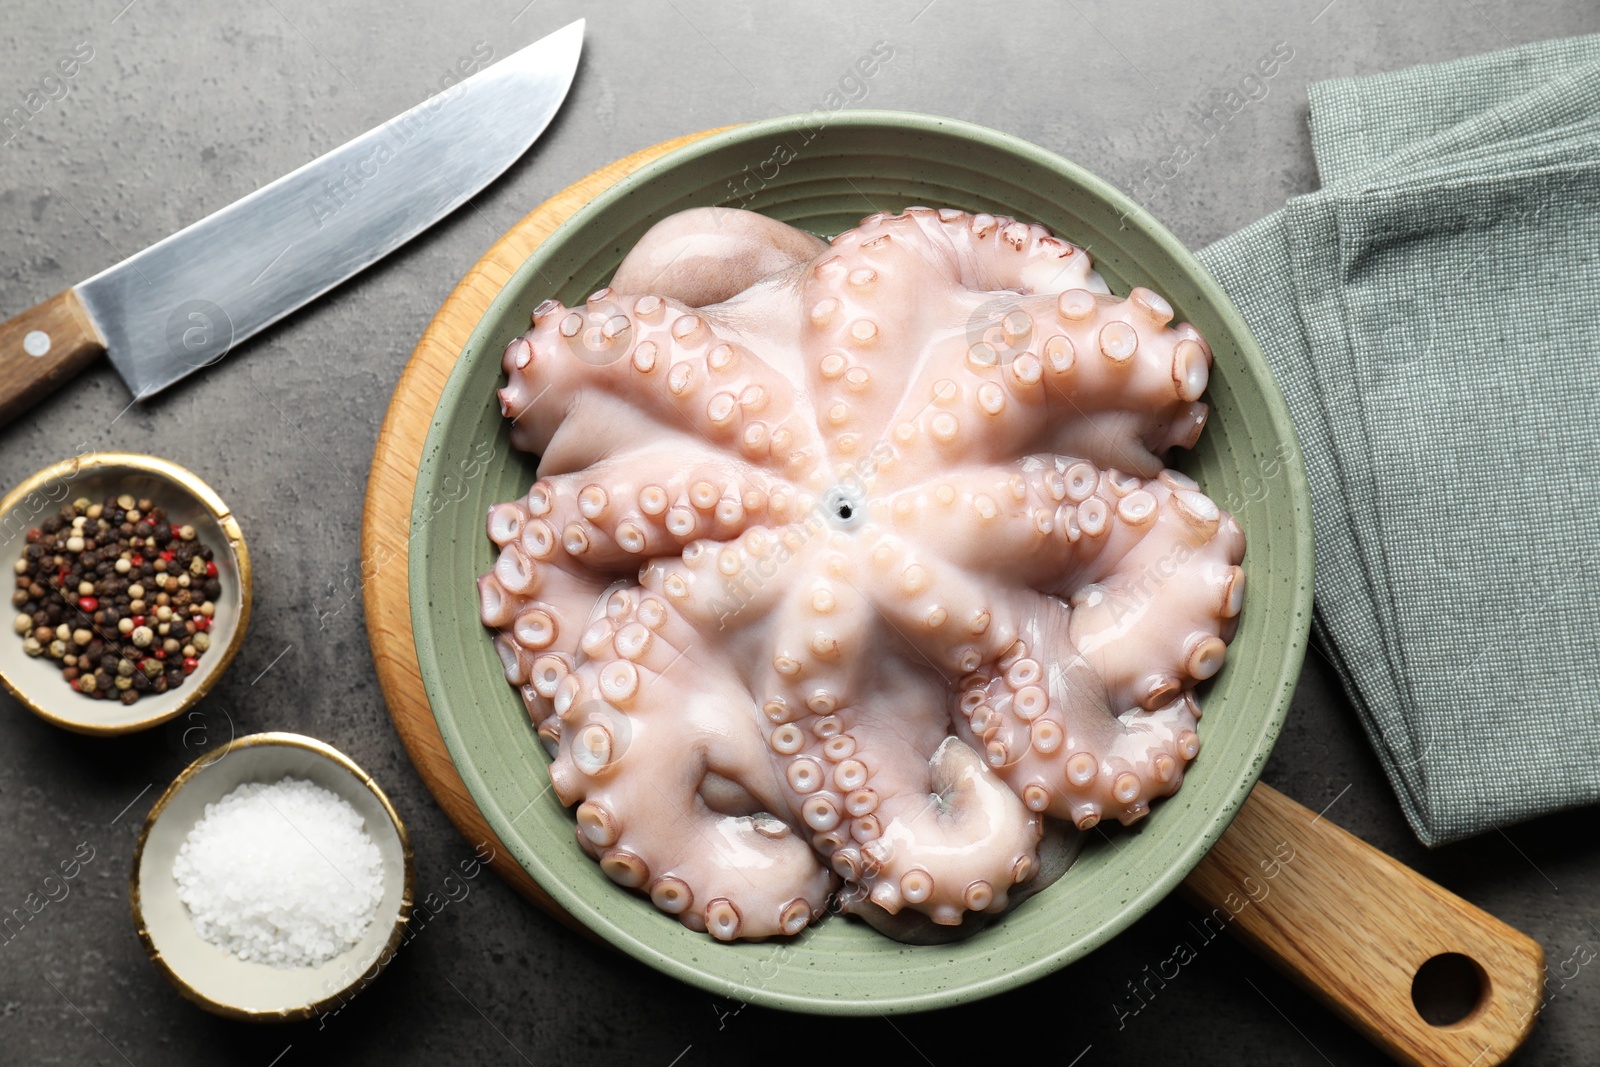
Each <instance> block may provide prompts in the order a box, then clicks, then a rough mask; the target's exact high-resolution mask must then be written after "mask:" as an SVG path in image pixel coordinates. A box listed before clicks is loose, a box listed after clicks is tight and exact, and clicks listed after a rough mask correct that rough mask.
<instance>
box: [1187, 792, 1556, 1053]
mask: <svg viewBox="0 0 1600 1067" xmlns="http://www.w3.org/2000/svg"><path fill="white" fill-rule="evenodd" d="M1184 891H1185V894H1186V895H1187V896H1188V897H1189V898H1190V899H1191V900H1193V901H1194V902H1195V903H1196V904H1197V905H1198V906H1199V907H1200V908H1201V910H1203V911H1205V912H1206V918H1205V919H1204V920H1202V921H1204V922H1206V923H1208V924H1210V923H1213V922H1214V923H1220V924H1221V926H1223V927H1226V928H1230V929H1232V930H1233V931H1234V932H1235V933H1236V934H1238V935H1239V936H1240V937H1241V938H1243V940H1244V941H1245V942H1246V943H1247V944H1248V945H1250V946H1251V948H1253V949H1255V950H1256V951H1257V952H1259V953H1260V954H1261V955H1263V956H1265V957H1266V959H1267V960H1268V961H1269V962H1270V963H1272V964H1273V965H1274V966H1276V967H1277V968H1278V969H1279V970H1281V971H1283V972H1284V973H1285V974H1287V975H1288V976H1289V977H1290V978H1293V979H1294V980H1295V981H1296V982H1298V983H1299V984H1300V985H1302V986H1304V987H1305V988H1306V989H1307V990H1308V991H1309V992H1310V993H1312V994H1313V995H1315V996H1317V997H1318V998H1320V999H1321V1000H1323V1001H1324V1002H1326V1003H1327V1004H1328V1006H1329V1007H1331V1008H1332V1009H1333V1010H1334V1011H1336V1012H1338V1013H1339V1014H1340V1015H1342V1016H1343V1017H1344V1018H1345V1019H1346V1020H1348V1021H1349V1022H1350V1023H1351V1025H1353V1026H1355V1027H1356V1028H1357V1029H1358V1030H1360V1031H1361V1032H1362V1033H1364V1034H1366V1035H1367V1037H1368V1038H1370V1039H1371V1040H1372V1041H1373V1042H1374V1043H1375V1044H1377V1045H1379V1046H1380V1047H1381V1048H1382V1049H1383V1050H1384V1051H1385V1052H1387V1053H1389V1055H1391V1056H1393V1057H1394V1058H1395V1059H1396V1060H1398V1061H1400V1062H1401V1063H1405V1064H1418V1065H1428V1067H1434V1065H1438V1067H1443V1065H1446V1064H1473V1065H1475V1067H1489V1065H1492V1064H1497V1063H1503V1062H1505V1060H1506V1059H1507V1058H1508V1057H1510V1056H1511V1054H1512V1053H1514V1052H1515V1051H1516V1050H1517V1048H1518V1047H1519V1046H1520V1045H1521V1044H1522V1042H1523V1041H1524V1040H1525V1039H1526V1038H1527V1036H1528V1033H1529V1031H1530V1030H1532V1028H1533V1024H1534V1021H1535V1019H1536V1018H1537V1017H1538V1014H1539V1008H1540V1005H1541V1001H1542V999H1543V995H1544V950H1543V949H1542V948H1541V947H1540V946H1539V944H1538V942H1536V941H1534V940H1533V939H1532V938H1530V937H1528V936H1527V935H1526V934H1523V933H1522V932H1520V931H1518V930H1515V929H1513V928H1512V927H1510V926H1507V925H1506V924H1505V923H1503V922H1501V921H1500V920H1499V919H1496V918H1495V917H1494V916H1492V915H1490V914H1488V913H1487V912H1485V911H1483V910H1482V909H1480V908H1477V907H1475V906H1474V905H1472V904H1469V903H1467V902H1466V901H1465V900H1462V899H1461V898H1460V897H1458V896H1456V895H1455V894H1454V893H1451V892H1450V891H1448V890H1446V889H1444V888H1443V887H1442V886H1439V885H1436V884H1435V883H1433V882H1431V881H1429V880H1428V879H1426V878H1424V877H1423V876H1422V875H1420V874H1418V873H1417V872H1416V871H1413V870H1412V869H1411V868H1409V867H1406V866H1405V865H1403V864H1401V863H1399V862H1398V861H1396V860H1394V859H1392V858H1391V857H1389V856H1387V855H1385V854H1384V853H1382V852H1380V851H1378V850H1377V849H1375V848H1373V847H1372V846H1371V845H1369V844H1367V843H1366V842H1365V841H1362V840H1361V839H1360V838H1357V837H1355V836H1354V835H1352V834H1349V833H1346V832H1345V831H1344V830H1342V829H1340V828H1339V827H1337V826H1335V825H1333V824H1332V823H1331V822H1329V821H1328V820H1327V819H1325V818H1322V817H1321V816H1319V815H1317V814H1315V813H1313V812H1311V811H1309V810H1307V809H1306V808H1303V807H1301V806H1300V805H1299V804H1296V803H1295V802H1294V801H1292V800H1290V799H1289V798H1288V797H1286V796H1284V795H1283V794H1282V793H1279V792H1278V791H1277V790H1275V789H1273V788H1271V787H1270V786H1267V785H1257V786H1256V787H1255V790H1254V792H1252V793H1251V794H1250V798H1249V800H1248V801H1247V802H1246V803H1245V805H1244V807H1243V808H1241V809H1240V811H1239V814H1238V816H1237V817H1236V818H1235V819H1234V821H1233V824H1232V825H1231V826H1230V827H1229V828H1228V832H1227V833H1226V834H1224V835H1223V836H1222V839H1221V840H1220V841H1218V842H1217V843H1216V845H1215V846H1214V847H1213V848H1212V849H1211V851H1210V853H1208V854H1207V855H1206V858H1205V859H1203V860H1201V861H1200V865H1199V866H1198V867H1196V868H1195V869H1194V872H1193V873H1192V874H1190V875H1189V878H1188V880H1187V881H1185V882H1184ZM1447 953H1459V954H1460V955H1461V956H1465V957H1467V960H1459V959H1453V960H1450V961H1446V963H1444V964H1435V965H1433V966H1432V967H1430V973H1429V975H1427V976H1425V977H1424V979H1423V981H1422V983H1419V985H1422V984H1426V983H1427V982H1428V981H1429V980H1430V978H1432V977H1433V976H1434V975H1435V974H1437V973H1439V972H1440V971H1443V972H1445V973H1448V972H1449V971H1450V970H1451V967H1450V964H1451V963H1454V964H1456V965H1457V969H1458V971H1459V972H1460V973H1461V974H1463V975H1465V977H1466V980H1467V981H1468V982H1469V983H1472V982H1473V981H1474V980H1475V981H1476V984H1477V986H1478V988H1479V990H1480V992H1479V995H1478V999H1477V1003H1476V1006H1475V1007H1473V1008H1472V1009H1471V1011H1469V1012H1468V1013H1467V1015H1466V1016H1465V1017H1464V1018H1462V1019H1460V1020H1459V1021H1457V1022H1454V1023H1451V1024H1449V1025H1442V1026H1436V1025H1431V1024H1430V1023H1428V1022H1426V1021H1424V1019H1423V1018H1422V1016H1421V1014H1419V1012H1418V1010H1417V1007H1416V1005H1415V1004H1414V1002H1413V1000H1412V985H1413V981H1414V980H1415V979H1416V977H1417V972H1418V970H1419V969H1420V968H1421V967H1422V965H1423V964H1424V963H1427V962H1428V961H1429V960H1431V959H1433V958H1434V957H1436V956H1440V955H1443V954H1447ZM1467 961H1470V963H1468V962H1467Z"/></svg>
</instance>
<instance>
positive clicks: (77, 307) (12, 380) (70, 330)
mask: <svg viewBox="0 0 1600 1067" xmlns="http://www.w3.org/2000/svg"><path fill="white" fill-rule="evenodd" d="M105 350H106V349H105V344H104V343H103V342H102V341H101V340H100V335H99V334H98V333H96V332H95V328H94V323H92V322H91V321H90V320H89V313H88V311H86V310H85V309H84V306H83V302H82V301H81V300H79V299H78V294H77V293H76V292H74V291H73V290H71V289H68V290H67V291H66V292H64V293H58V294H57V295H55V296H53V297H51V298H50V299H49V300H46V301H45V302H44V303H42V304H40V305H38V306H37V307H34V308H31V309H30V310H28V311H24V312H23V313H22V314H20V315H18V316H16V317H15V318H12V319H8V320H7V321H5V322H0V425H5V424H6V423H9V422H11V421H12V420H13V419H15V418H17V417H18V416H20V415H24V414H26V413H27V412H28V411H30V410H32V408H33V406H34V405H35V404H37V403H38V402H39V401H40V400H43V399H44V398H45V397H46V396H48V395H49V394H51V393H53V392H55V390H56V389H57V388H58V387H59V386H60V385H61V384H62V383H63V382H65V381H66V380H67V379H68V378H71V377H72V376H73V375H75V374H77V373H78V372H79V371H80V370H82V369H83V368H84V367H87V366H88V365H89V364H90V363H91V362H93V361H94V360H95V359H96V358H98V357H99V356H101V355H103V354H104V353H105Z"/></svg>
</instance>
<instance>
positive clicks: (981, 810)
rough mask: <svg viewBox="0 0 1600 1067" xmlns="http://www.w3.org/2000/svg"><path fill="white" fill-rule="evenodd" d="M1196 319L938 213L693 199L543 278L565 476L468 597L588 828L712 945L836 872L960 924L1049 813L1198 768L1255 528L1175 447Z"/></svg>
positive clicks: (809, 899) (1070, 816) (1078, 809)
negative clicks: (565, 275)
mask: <svg viewBox="0 0 1600 1067" xmlns="http://www.w3.org/2000/svg"><path fill="white" fill-rule="evenodd" d="M1173 314H1174V313H1173V309H1172V306H1171V305H1170V304H1169V303H1168V302H1167V301H1166V300H1165V299H1163V298H1162V297H1161V296H1159V295H1157V294H1156V293H1154V292H1152V291H1150V290H1149V289H1145V288H1135V289H1133V290H1132V292H1130V293H1129V294H1128V295H1127V296H1126V297H1118V296H1115V295H1112V294H1111V293H1110V292H1109V290H1108V288H1107V286H1106V284H1105V283H1104V282H1103V281H1102V280H1101V278H1100V276H1099V275H1098V274H1097V273H1096V272H1095V271H1094V269H1093V267H1092V265H1091V263H1090V259H1089V256H1088V254H1087V253H1086V252H1085V251H1084V250H1083V249H1081V248H1078V247H1075V246H1074V245H1072V244H1070V243H1068V242H1067V241H1064V240H1062V239H1060V238H1057V237H1055V236H1053V235H1052V234H1051V233H1050V232H1049V231H1048V230H1046V229H1045V228H1043V227H1041V226H1037V225H1030V224H1028V223H1025V222H1019V221H1015V220H1013V219H1009V218H1005V217H1003V216H996V215H989V214H968V213H965V212H961V211H955V210H947V209H946V210H934V209H930V208H924V207H913V208H908V209H907V210H906V211H905V212H904V213H902V214H896V215H886V214H877V215H873V216H871V217H869V218H867V219H864V220H863V221H862V222H861V224H860V226H858V227H857V228H855V229H853V230H849V231H847V232H845V233H842V234H840V235H838V236H837V237H835V238H833V240H832V241H824V240H821V239H819V238H816V237H813V236H811V235H810V234H807V233H804V232H802V231H800V230H798V229H795V228H792V227H789V226H787V225H784V224H782V223H779V222H776V221H774V220H771V219H768V218H766V217H764V216H761V215H758V214H754V213H750V212H742V211H735V210H731V209H716V208H704V209H695V210H692V211H687V212H683V213H681V214H679V215H675V216H672V217H671V218H668V219H666V220H664V221H663V222H661V223H659V224H658V225H657V226H656V227H655V228H653V229H652V230H651V231H649V232H648V233H647V234H646V235H645V236H644V238H643V239H642V240H641V241H640V242H639V244H638V245H637V246H636V247H635V248H634V249H633V250H632V252H631V253H630V254H629V255H628V256H627V258H626V259H625V260H624V262H623V263H622V265H621V267H620V268H619V269H618V270H617V272H616V275H615V278H614V279H613V282H612V284H611V286H610V287H609V288H606V289H601V290H600V291H599V292H597V293H595V294H594V295H593V296H591V297H589V299H588V301H587V303H586V304H585V305H584V306H582V307H575V308H568V307H565V306H563V305H561V304H560V303H558V302H556V301H554V300H548V301H546V302H545V303H543V304H542V305H540V306H539V308H538V309H537V310H536V311H535V312H534V313H533V317H532V324H533V325H532V329H530V330H529V331H528V332H527V333H526V334H525V335H523V336H521V337H518V338H517V339H516V340H514V341H512V342H511V343H510V344H509V345H508V346H507V347H506V349H505V354H504V368H505V371H506V374H507V375H508V378H509V381H508V384H507V385H506V386H505V388H504V389H503V390H501V392H500V394H499V398H500V405H501V409H502V413H503V414H504V415H505V416H506V417H507V418H508V419H509V420H510V423H511V429H510V434H511V442H512V444H513V445H514V446H515V447H517V448H519V449H523V450H526V451H529V452H533V453H537V454H538V455H539V456H540V467H539V480H538V481H537V482H535V483H534V485H533V486H532V488H531V489H530V490H529V492H528V494H527V496H526V497H524V498H522V499H519V500H514V501H511V502H509V503H505V504H499V505H496V506H495V507H493V508H492V509H490V511H489V515H488V532H489V536H490V538H491V539H492V540H493V541H494V543H495V545H496V546H498V548H499V558H498V559H497V561H496V562H495V564H494V567H493V569H492V570H491V571H490V572H489V573H488V574H486V575H484V576H483V578H482V579H481V580H480V583H479V592H480V596H481V611H482V618H483V622H484V624H485V625H486V626H487V627H489V628H490V629H492V630H494V631H496V636H495V639H494V640H495V646H496V648H497V650H498V652H499V655H500V657H501V660H502V662H503V664H504V668H505V676H506V679H507V680H508V681H509V682H510V683H511V684H512V685H514V686H516V687H518V689H519V690H520V692H521V695H522V697H523V699H524V701H525V702H526V704H527V707H528V711H529V713H530V714H531V716H532V719H533V722H534V723H535V724H536V726H537V729H538V734H539V736H540V738H541V739H543V741H544V743H545V745H546V747H547V748H548V750H549V751H550V752H551V754H552V756H553V762H552V763H551V764H550V768H549V773H550V780H551V783H552V785H553V787H554V790H555V793H556V795H557V796H558V797H559V798H560V800H561V802H562V803H563V804H565V805H574V804H575V805H577V813H576V828H575V832H576V837H577V842H578V845H579V846H581V847H582V848H583V850H584V851H585V852H587V853H588V854H589V855H590V856H591V857H593V858H595V859H596V860H598V861H599V863H600V866H601V868H602V869H603V870H604V871H605V873H606V874H607V875H609V876H610V877H611V878H612V879H613V880H614V881H616V882H618V883H620V884H622V885H623V886H627V887H630V888H633V889H637V890H640V891H642V892H644V893H647V894H648V895H649V897H650V899H651V900H652V901H653V902H654V903H655V905H656V907H658V908H660V909H661V910H662V911H664V912H666V913H668V914H670V915H673V916H676V917H677V918H678V920H679V921H681V922H682V923H683V924H684V925H686V926H688V927H690V928H691V929H694V930H704V931H708V932H709V933H710V934H711V935H713V936H714V937H716V938H719V939H722V940H730V939H734V938H763V937H769V936H774V935H792V934H796V933H798V932H800V931H801V930H802V929H804V928H805V927H806V926H807V925H808V924H810V923H812V922H813V921H814V920H816V919H817V918H819V917H820V916H821V915H822V914H823V913H824V911H825V910H827V907H828V904H829V901H830V895H831V894H833V893H834V892H835V890H837V889H839V887H840V882H841V880H842V881H843V883H844V890H845V894H844V900H845V902H846V904H847V906H848V907H849V909H850V910H854V911H858V912H863V913H865V914H866V915H867V916H868V918H869V919H874V920H875V925H878V926H879V927H880V928H888V929H891V930H894V929H895V927H894V924H893V922H891V921H889V917H890V916H893V915H895V914H896V913H902V914H903V915H913V916H914V917H915V918H916V919H917V920H919V921H920V922H922V923H924V924H927V923H928V922H929V921H931V923H932V924H939V925H940V926H953V925H960V924H963V920H964V919H965V918H967V917H968V916H978V917H980V918H979V919H978V920H977V921H981V916H986V915H995V914H998V913H1000V912H1001V911H1003V910H1004V909H1005V908H1007V906H1008V904H1010V903H1011V902H1013V901H1015V900H1016V899H1018V898H1019V897H1020V896H1023V895H1025V894H1026V893H1027V892H1028V891H1030V890H1031V889H1036V888H1037V887H1038V884H1039V882H1040V881H1041V879H1042V878H1043V877H1045V876H1041V875H1040V874H1039V871H1040V869H1041V863H1042V860H1041V841H1044V842H1049V841H1050V840H1051V837H1050V833H1048V832H1047V830H1050V829H1051V828H1052V827H1054V828H1055V831H1057V832H1058V831H1059V830H1060V829H1061V828H1062V824H1060V823H1055V820H1065V821H1066V822H1067V823H1070V824H1072V826H1075V827H1077V828H1078V829H1079V830H1086V829H1088V828H1090V827H1092V826H1094V825H1095V824H1096V823H1097V822H1099V821H1101V820H1102V819H1115V820H1117V821H1119V822H1121V823H1124V824H1127V823H1132V822H1134V821H1135V820H1137V819H1140V818H1142V817H1143V816H1145V815H1146V814H1148V813H1149V811H1150V805H1151V803H1152V802H1153V801H1155V800H1156V799H1158V798H1161V797H1166V796H1170V795H1171V794H1172V793H1174V792H1175V791H1176V790H1177V789H1178V786H1179V783H1180V782H1181V780H1182V778H1183V774H1184V770H1185V767H1186V766H1187V764H1188V763H1189V761H1191V760H1193V759H1194V758H1195V755H1196V753H1197V751H1198V749H1199V744H1200V742H1199V737H1198V735H1197V732H1196V722H1197V720H1198V718H1199V716H1200V708H1199V705H1198V704H1197V703H1196V700H1195V696H1194V692H1193V687H1194V684H1195V683H1196V682H1198V681H1200V680H1202V679H1206V678H1210V677H1211V676H1213V675H1214V674H1216V673H1217V671H1218V669H1219V668H1220V667H1221V666H1222V662H1223V658H1224V655H1225V652H1226V648H1225V646H1226V644H1227V642H1228V641H1230V640H1231V639H1232V637H1233V635H1234V632H1235V630H1236V629H1237V626H1238V616H1239V611H1240V607H1241V603H1242V599H1243V595H1244V574H1243V572H1242V571H1241V570H1240V568H1239V562H1240V560H1241V558H1242V557H1243V554H1244V535H1243V533H1242V531H1241V530H1240V528H1239V525H1238V524H1237V522H1235V520H1234V519H1233V518H1232V516H1230V515H1227V514H1225V513H1224V512H1222V511H1221V510H1220V509H1219V508H1218V507H1217V505H1216V504H1215V503H1214V502H1213V501H1212V500H1211V499H1210V498H1209V497H1207V496H1205V495H1204V494H1203V493H1201V492H1200V491H1199V489H1198V487H1197V485H1196V483H1195V482H1194V481H1192V480H1191V479H1189V478H1188V477H1186V476H1184V475H1183V474H1180V473H1178V472H1177V471H1174V470H1170V469H1167V468H1166V464H1165V462H1164V457H1165V456H1166V455H1167V453H1168V452H1169V450H1171V449H1172V448H1174V447H1184V448H1188V447H1192V446H1193V445H1194V444H1195V441H1196V439H1197V438H1198V436H1199V434H1200V432H1201V429H1202V427H1203V426H1204V425H1205V421H1206V413H1207V407H1206V405H1205V404H1204V403H1203V402H1202V401H1201V400H1200V396H1201V393H1202V392H1203V391H1204V389H1205V387H1206V384H1207V380H1208V375H1209V372H1210V366H1211V350H1210V348H1209V346H1208V345H1207V344H1206V342H1205V340H1204V339H1203V338H1202V337H1201V336H1200V334H1199V332H1198V331H1197V330H1195V328H1194V327H1193V326H1191V325H1189V324H1188V323H1179V324H1177V325H1172V319H1173ZM1074 836H1076V835H1074ZM1058 837H1059V833H1058ZM1048 851H1049V850H1048V849H1047V850H1046V855H1045V857H1044V860H1045V862H1044V865H1045V866H1049V864H1048V859H1049V856H1048ZM1060 866H1062V865H1060V864H1058V865H1057V867H1058V868H1059V867H1060ZM1052 873H1059V869H1058V870H1056V871H1054V872H1052ZM964 925H965V926H967V927H971V926H972V925H974V923H966V924H964ZM904 936H914V935H912V934H905V935H904Z"/></svg>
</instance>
